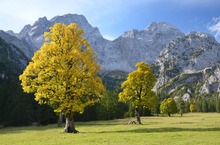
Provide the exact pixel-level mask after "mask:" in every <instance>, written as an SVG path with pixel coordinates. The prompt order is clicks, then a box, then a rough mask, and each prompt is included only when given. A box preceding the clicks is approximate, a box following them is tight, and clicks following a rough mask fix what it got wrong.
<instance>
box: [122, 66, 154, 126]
mask: <svg viewBox="0 0 220 145" xmlns="http://www.w3.org/2000/svg"><path fill="white" fill-rule="evenodd" d="M136 67H137V70H134V71H133V72H131V73H129V74H128V78H127V80H126V81H124V82H123V83H122V85H121V86H122V88H123V91H122V92H121V93H120V94H119V101H122V102H132V105H133V106H134V107H135V110H136V117H137V123H138V124H141V119H140V116H141V115H140V114H141V110H142V108H143V107H146V108H149V109H154V108H155V107H156V105H157V102H158V97H157V95H156V94H155V92H153V91H152V89H153V87H154V85H155V83H156V78H155V76H154V75H153V73H152V72H151V69H150V67H149V65H148V64H146V63H144V62H138V63H137V64H136Z"/></svg>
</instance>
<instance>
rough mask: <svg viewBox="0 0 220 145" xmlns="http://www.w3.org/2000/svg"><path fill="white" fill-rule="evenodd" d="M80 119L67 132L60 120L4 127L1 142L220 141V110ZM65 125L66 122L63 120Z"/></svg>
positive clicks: (131, 144) (185, 144)
mask: <svg viewBox="0 0 220 145" xmlns="http://www.w3.org/2000/svg"><path fill="white" fill-rule="evenodd" d="M141 119H142V123H143V124H142V125H136V124H130V125H128V121H129V120H135V118H126V119H117V120H110V121H92V122H76V129H77V130H79V131H80V133H79V134H68V133H63V128H58V127H57V125H56V124H53V125H48V126H29V127H7V128H1V129H0V145H12V144H13V145H64V144H66V145H67V144H75V145H151V144H152V145H153V144H155V145H157V144H160V145H161V144H163V145H190V144H193V145H196V144H199V145H214V144H220V114H219V113H188V114H184V115H183V116H182V117H181V116H180V115H179V114H176V115H173V116H172V117H167V116H159V117H158V116H151V117H142V118H141ZM63 126H64V124H63Z"/></svg>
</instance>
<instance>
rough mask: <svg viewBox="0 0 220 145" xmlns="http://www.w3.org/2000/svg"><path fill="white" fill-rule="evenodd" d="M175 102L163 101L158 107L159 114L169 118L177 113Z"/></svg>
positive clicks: (170, 100) (172, 100) (169, 99)
mask: <svg viewBox="0 0 220 145" xmlns="http://www.w3.org/2000/svg"><path fill="white" fill-rule="evenodd" d="M177 111H178V110H177V106H176V102H175V100H174V99H173V98H168V99H164V100H163V101H162V102H161V105H160V113H161V114H168V115H169V116H170V115H171V114H173V113H177Z"/></svg>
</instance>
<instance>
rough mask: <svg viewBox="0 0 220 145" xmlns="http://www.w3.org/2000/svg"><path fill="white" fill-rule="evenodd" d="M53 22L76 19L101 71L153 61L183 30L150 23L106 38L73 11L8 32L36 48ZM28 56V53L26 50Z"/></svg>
mask: <svg viewBox="0 0 220 145" xmlns="http://www.w3.org/2000/svg"><path fill="white" fill-rule="evenodd" d="M55 23H64V24H66V25H68V24H70V23H77V24H78V25H79V27H80V28H82V29H83V30H84V32H85V35H84V37H85V38H86V39H87V40H88V41H89V43H90V45H91V46H92V47H93V49H94V51H95V52H96V53H97V54H98V61H99V62H100V64H101V67H102V70H103V71H114V70H123V71H127V72H129V71H132V70H133V69H134V68H135V67H134V66H135V64H136V63H137V62H138V61H146V62H148V63H152V62H154V60H155V59H156V57H157V56H158V55H159V53H160V51H161V50H162V49H163V48H164V47H165V46H166V44H168V43H169V42H170V41H171V40H173V39H176V38H181V37H182V36H184V34H183V33H182V32H181V31H180V30H178V29H177V28H176V27H175V26H173V25H171V24H169V23H165V22H162V23H152V24H151V25H149V27H148V28H146V29H144V30H140V31H139V30H131V31H128V32H125V33H124V34H123V35H122V36H120V37H119V38H117V39H116V40H114V41H109V40H107V39H105V38H103V36H102V35H101V33H100V31H99V29H98V28H97V27H93V26H91V25H90V24H89V22H88V21H87V20H86V18H85V17H84V16H82V15H77V14H66V15H63V16H56V17H54V18H52V19H50V20H47V18H46V17H43V18H39V19H38V20H37V21H36V22H35V23H34V24H33V25H30V24H29V25H26V26H25V27H24V28H23V29H22V30H21V32H20V33H18V34H15V33H12V32H11V31H10V32H9V33H10V34H12V35H14V36H16V37H18V38H19V39H21V40H25V41H26V42H27V43H28V44H29V45H30V46H33V47H30V48H31V49H32V50H30V51H32V52H35V51H36V50H38V49H39V48H40V46H41V45H42V44H43V42H44V35H43V33H44V32H45V31H49V28H50V27H51V26H53V25H54V24H55ZM27 55H28V56H29V57H32V55H33V53H32V54H27Z"/></svg>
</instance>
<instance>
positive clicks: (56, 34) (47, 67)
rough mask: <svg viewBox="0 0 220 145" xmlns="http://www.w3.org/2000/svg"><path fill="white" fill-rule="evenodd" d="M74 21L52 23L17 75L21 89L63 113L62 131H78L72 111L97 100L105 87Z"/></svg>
mask: <svg viewBox="0 0 220 145" xmlns="http://www.w3.org/2000/svg"><path fill="white" fill-rule="evenodd" d="M82 35H83V30H81V29H80V28H79V27H78V25H77V24H70V25H68V26H66V25H64V24H60V23H58V24H55V25H54V26H53V27H51V28H50V32H45V42H44V44H43V46H42V47H41V48H40V50H39V51H37V52H36V53H35V54H34V56H33V58H32V61H31V62H30V63H29V65H28V66H27V67H26V69H25V70H24V72H23V74H22V75H20V77H19V78H20V80H21V82H22V83H21V85H22V87H23V90H24V92H27V93H34V95H35V100H36V101H38V102H39V103H40V104H48V105H50V106H51V107H53V109H54V111H55V112H62V114H64V115H65V117H66V125H65V129H64V131H65V132H74V133H76V132H78V131H77V130H76V129H75V127H74V120H73V117H74V116H73V114H74V112H80V113H83V111H84V108H85V107H86V106H88V105H93V104H94V103H95V102H97V101H98V100H99V97H100V95H101V93H102V92H103V91H104V90H105V89H104V86H103V84H102V80H101V78H100V77H98V76H97V73H98V72H99V71H100V66H99V64H98V63H97V62H96V55H95V53H94V52H93V50H92V48H91V47H90V45H89V44H88V42H87V40H86V39H85V38H83V36H82Z"/></svg>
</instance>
